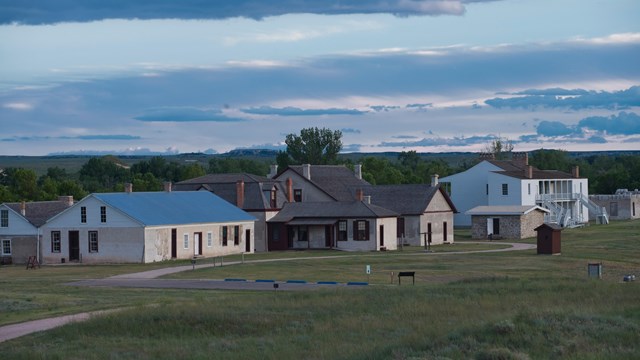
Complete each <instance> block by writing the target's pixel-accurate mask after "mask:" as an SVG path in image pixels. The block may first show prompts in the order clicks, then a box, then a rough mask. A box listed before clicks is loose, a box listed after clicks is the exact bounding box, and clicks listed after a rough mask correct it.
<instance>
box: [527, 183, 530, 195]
mask: <svg viewBox="0 0 640 360" xmlns="http://www.w3.org/2000/svg"><path fill="white" fill-rule="evenodd" d="M527 188H528V190H529V195H531V183H529V184H527Z"/></svg>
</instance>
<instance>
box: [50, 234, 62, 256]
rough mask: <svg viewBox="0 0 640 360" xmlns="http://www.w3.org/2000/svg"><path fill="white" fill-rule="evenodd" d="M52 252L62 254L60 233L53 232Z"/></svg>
mask: <svg viewBox="0 0 640 360" xmlns="http://www.w3.org/2000/svg"><path fill="white" fill-rule="evenodd" d="M51 252H52V253H59V252H60V231H52V232H51Z"/></svg>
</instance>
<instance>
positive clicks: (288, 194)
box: [287, 178, 293, 203]
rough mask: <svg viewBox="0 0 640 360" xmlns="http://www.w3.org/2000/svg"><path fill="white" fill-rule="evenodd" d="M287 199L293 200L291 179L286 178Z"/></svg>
mask: <svg viewBox="0 0 640 360" xmlns="http://www.w3.org/2000/svg"><path fill="white" fill-rule="evenodd" d="M287 201H288V202H290V203H292V202H293V180H291V178H287Z"/></svg>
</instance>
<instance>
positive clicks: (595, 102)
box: [485, 86, 640, 110]
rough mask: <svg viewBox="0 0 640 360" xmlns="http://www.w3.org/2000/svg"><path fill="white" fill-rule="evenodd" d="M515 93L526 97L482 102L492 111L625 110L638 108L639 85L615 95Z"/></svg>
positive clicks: (574, 91)
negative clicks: (510, 109) (553, 109)
mask: <svg viewBox="0 0 640 360" xmlns="http://www.w3.org/2000/svg"><path fill="white" fill-rule="evenodd" d="M518 94H525V96H519V97H512V98H494V99H489V100H487V101H485V103H486V104H487V105H490V106H492V107H495V108H525V109H526V108H534V107H547V108H568V109H573V110H579V109H594V108H598V109H626V108H629V107H632V106H640V86H632V87H630V88H629V89H627V90H620V91H614V92H607V91H587V90H564V89H547V90H527V91H523V92H521V93H518Z"/></svg>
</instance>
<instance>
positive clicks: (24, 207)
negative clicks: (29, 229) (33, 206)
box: [20, 200, 27, 216]
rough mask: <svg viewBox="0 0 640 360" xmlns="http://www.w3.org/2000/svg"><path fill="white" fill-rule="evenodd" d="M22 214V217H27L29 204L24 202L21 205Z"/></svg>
mask: <svg viewBox="0 0 640 360" xmlns="http://www.w3.org/2000/svg"><path fill="white" fill-rule="evenodd" d="M20 214H22V216H26V215H27V203H26V202H25V201H24V200H23V201H22V202H21V203H20Z"/></svg>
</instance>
